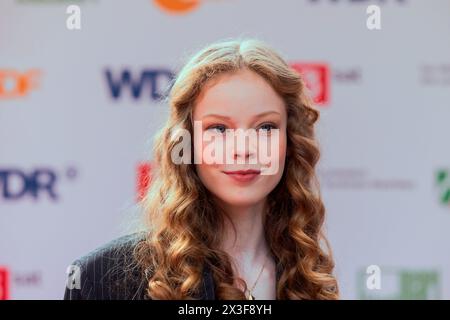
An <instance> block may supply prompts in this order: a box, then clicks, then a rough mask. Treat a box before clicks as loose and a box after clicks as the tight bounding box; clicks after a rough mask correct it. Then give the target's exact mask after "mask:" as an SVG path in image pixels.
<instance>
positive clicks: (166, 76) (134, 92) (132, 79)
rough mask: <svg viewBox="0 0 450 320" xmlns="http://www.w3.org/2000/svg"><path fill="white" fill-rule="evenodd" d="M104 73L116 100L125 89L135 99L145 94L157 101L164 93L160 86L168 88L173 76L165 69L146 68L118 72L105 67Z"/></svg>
mask: <svg viewBox="0 0 450 320" xmlns="http://www.w3.org/2000/svg"><path fill="white" fill-rule="evenodd" d="M104 74H105V78H106V83H107V86H108V88H109V90H110V93H111V97H113V98H114V99H116V100H117V99H119V98H120V97H121V96H122V94H123V91H124V90H127V91H128V93H129V94H131V97H132V98H133V99H135V100H137V99H140V98H141V95H142V94H147V97H149V98H150V99H151V100H154V101H158V100H159V99H161V98H162V97H163V96H164V95H165V93H166V92H165V91H164V90H163V89H162V88H165V89H168V87H169V85H170V83H171V80H172V79H173V78H174V74H173V73H172V71H170V70H167V69H147V70H143V71H140V72H137V73H136V72H134V73H133V72H132V71H130V70H128V69H124V70H122V71H118V72H113V71H112V70H110V69H106V70H105V71H104Z"/></svg>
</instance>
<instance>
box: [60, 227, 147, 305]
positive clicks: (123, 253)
mask: <svg viewBox="0 0 450 320" xmlns="http://www.w3.org/2000/svg"><path fill="white" fill-rule="evenodd" d="M139 239H142V234H132V235H127V236H124V237H121V238H118V239H116V240H113V241H111V242H109V243H107V244H106V245H104V246H102V247H100V248H98V249H96V250H94V251H92V252H90V253H88V254H87V255H85V256H83V257H81V258H79V259H77V260H75V261H74V262H73V263H72V264H71V265H70V266H69V269H68V271H69V273H68V276H67V281H66V288H65V292H64V299H65V300H136V299H137V300H140V299H147V298H146V296H145V287H146V281H145V277H144V272H141V269H140V268H139V267H138V266H137V265H136V264H135V263H134V259H133V249H134V247H135V245H136V243H137V241H139Z"/></svg>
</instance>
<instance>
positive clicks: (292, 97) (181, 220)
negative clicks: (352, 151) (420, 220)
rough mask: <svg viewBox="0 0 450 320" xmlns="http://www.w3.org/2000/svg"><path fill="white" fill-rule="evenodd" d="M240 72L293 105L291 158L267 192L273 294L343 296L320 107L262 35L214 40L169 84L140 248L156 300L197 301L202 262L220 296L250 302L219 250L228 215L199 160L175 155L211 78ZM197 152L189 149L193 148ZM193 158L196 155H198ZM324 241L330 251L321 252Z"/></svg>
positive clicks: (279, 296)
mask: <svg viewBox="0 0 450 320" xmlns="http://www.w3.org/2000/svg"><path fill="white" fill-rule="evenodd" d="M243 68H247V69H249V70H252V71H254V72H256V73H257V74H258V75H260V76H261V77H263V78H264V79H266V80H267V81H268V82H269V83H270V84H271V86H272V87H273V88H274V90H275V91H276V92H277V93H278V94H279V95H280V96H281V97H282V98H283V100H284V102H285V106H286V110H287V116H288V117H287V151H286V163H285V169H284V172H283V175H282V177H281V180H280V182H279V183H278V185H277V186H276V187H275V188H274V190H273V191H272V192H271V193H270V194H269V195H268V197H267V200H268V202H267V203H268V210H267V212H264V220H263V221H264V232H265V237H266V239H267V242H268V244H269V247H270V250H271V253H272V254H273V257H274V258H275V261H276V265H277V270H280V272H281V276H280V277H279V280H278V282H277V287H276V297H277V299H338V296H339V292H338V285H337V281H336V279H335V277H334V276H333V275H332V272H333V268H334V261H333V258H332V255H331V250H330V246H329V244H328V241H327V240H326V238H325V236H324V235H323V232H322V225H323V222H324V216H325V209H324V205H323V203H322V200H321V196H320V189H319V183H318V181H317V178H316V175H315V166H316V164H317V162H318V159H319V156H320V152H319V148H318V144H317V142H316V140H315V135H314V124H315V122H316V121H317V120H318V118H319V112H318V111H317V110H315V109H314V108H313V103H312V101H311V100H310V99H309V98H308V96H307V94H306V93H305V90H306V87H305V84H304V82H303V80H302V78H301V76H300V74H298V73H297V72H296V71H294V70H293V69H292V68H291V67H290V66H289V65H288V64H287V63H286V62H285V61H284V60H283V59H282V58H281V56H280V55H279V54H278V53H276V52H275V51H274V50H273V49H271V48H270V47H269V46H268V45H267V44H266V43H264V42H263V41H261V40H257V39H231V40H230V39H227V40H222V41H218V42H215V43H213V44H211V45H209V46H207V47H205V48H203V49H202V50H200V51H199V52H198V53H196V54H195V55H193V56H192V57H191V58H190V60H189V61H188V63H187V64H185V65H184V67H183V68H182V69H181V70H180V72H179V73H178V75H177V77H176V78H175V79H174V82H173V83H172V86H171V89H170V92H169V95H168V96H167V101H168V103H169V105H170V116H169V119H168V121H167V123H166V124H165V126H164V127H163V129H162V130H161V131H160V133H159V134H158V135H157V136H156V138H155V143H154V150H153V151H154V159H153V162H154V168H152V177H151V186H150V188H149V190H148V192H147V193H146V195H145V197H144V198H143V200H142V203H141V204H142V208H143V210H144V213H145V216H146V219H147V222H148V233H147V237H146V239H145V241H143V242H141V244H140V245H138V247H137V248H136V250H135V253H136V257H137V259H138V261H139V263H140V265H142V266H143V267H144V268H145V270H147V271H148V270H150V271H151V272H150V276H148V278H147V279H148V288H147V295H148V296H149V297H150V298H151V299H194V297H195V295H196V293H198V292H199V290H200V286H201V281H202V271H203V270H204V269H203V268H204V267H205V265H206V266H208V267H209V268H210V270H211V271H212V275H213V279H214V283H215V294H216V298H217V299H221V300H222V299H245V295H244V292H243V291H242V290H241V289H239V288H237V287H235V286H234V285H233V283H235V279H237V280H239V281H240V280H242V279H240V278H238V277H237V276H236V275H234V274H233V269H232V264H231V259H230V256H229V255H228V254H227V253H226V252H224V251H223V250H220V249H219V244H220V241H221V239H220V238H219V235H220V234H222V233H221V232H220V230H223V228H224V215H223V214H221V211H220V210H219V208H218V206H216V204H215V203H214V202H213V200H212V199H213V198H212V197H211V194H210V192H209V191H208V190H207V189H206V188H205V186H204V185H203V184H202V183H201V181H200V179H199V177H198V176H197V173H196V169H195V164H193V161H191V164H174V163H173V161H172V159H171V153H172V150H173V148H174V146H175V145H176V144H177V143H178V139H175V138H174V135H173V134H174V133H175V132H176V130H178V129H180V128H182V129H186V130H188V131H189V132H190V133H191V134H193V126H192V121H191V116H192V112H193V108H194V102H195V100H196V98H197V97H198V95H199V94H200V91H201V90H202V88H203V87H204V86H205V84H206V82H208V81H210V80H211V79H213V78H215V77H217V76H218V75H220V74H224V73H233V72H237V71H239V70H242V69H243ZM191 150H193V149H191ZM192 158H193V155H192ZM321 244H324V245H325V247H326V249H327V250H324V249H322V247H321Z"/></svg>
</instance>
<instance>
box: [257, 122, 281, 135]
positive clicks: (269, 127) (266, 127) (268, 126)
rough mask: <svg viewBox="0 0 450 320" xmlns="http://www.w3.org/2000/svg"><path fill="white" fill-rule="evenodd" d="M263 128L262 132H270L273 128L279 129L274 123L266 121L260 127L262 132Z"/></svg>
mask: <svg viewBox="0 0 450 320" xmlns="http://www.w3.org/2000/svg"><path fill="white" fill-rule="evenodd" d="M261 129H262V130H263V131H262V133H267V134H270V131H271V130H272V129H277V126H276V125H275V124H273V123H264V124H262V125H261V126H260V127H259V129H258V131H259V132H261ZM264 131H265V132H264Z"/></svg>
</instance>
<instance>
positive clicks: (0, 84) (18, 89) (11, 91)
mask: <svg viewBox="0 0 450 320" xmlns="http://www.w3.org/2000/svg"><path fill="white" fill-rule="evenodd" d="M39 75H40V71H39V70H34V69H33V70H29V71H27V72H24V73H20V72H18V71H15V70H0V98H17V97H23V96H25V95H27V94H28V93H29V92H30V91H31V90H32V89H34V88H36V87H37V78H38V76H39Z"/></svg>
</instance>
